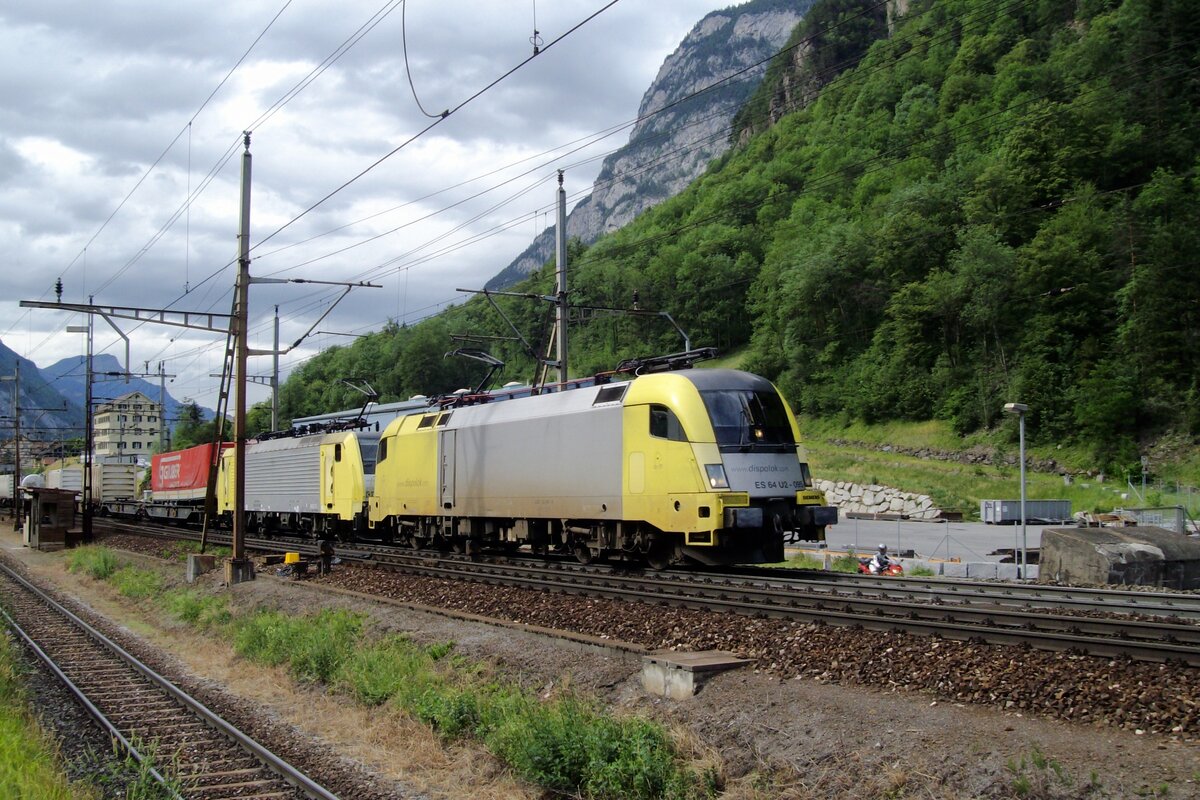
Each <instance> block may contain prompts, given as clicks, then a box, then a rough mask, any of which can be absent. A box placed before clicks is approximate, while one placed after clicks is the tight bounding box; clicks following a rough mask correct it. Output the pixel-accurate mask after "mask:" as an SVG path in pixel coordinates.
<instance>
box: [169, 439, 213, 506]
mask: <svg viewBox="0 0 1200 800" xmlns="http://www.w3.org/2000/svg"><path fill="white" fill-rule="evenodd" d="M214 446H215V445H213V444H211V443H209V444H199V445H196V446H195V447H189V448H187V449H186V450H176V451H174V452H171V453H159V454H157V455H155V456H154V457H153V458H152V459H151V462H150V490H151V492H152V493H153V497H154V502H156V503H157V502H162V501H168V502H171V501H174V502H181V501H188V500H203V499H204V492H205V490H206V489H207V488H208V468H209V465H210V464H212V460H213V447H214ZM232 446H233V444H232V443H230V442H225V443H224V444H222V445H221V448H222V449H225V448H227V447H232Z"/></svg>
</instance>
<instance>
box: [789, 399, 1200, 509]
mask: <svg viewBox="0 0 1200 800" xmlns="http://www.w3.org/2000/svg"><path fill="white" fill-rule="evenodd" d="M800 430H801V432H802V433H803V434H804V440H805V446H806V449H807V451H808V460H809V464H810V465H811V466H812V468H813V473H814V474H815V475H816V476H818V477H822V478H828V479H831V480H841V481H852V482H855V483H860V484H872V483H878V484H883V485H886V486H892V487H894V488H897V489H900V490H902V491H906V492H913V493H917V494H927V495H929V496H930V497H932V498H933V500H934V503H935V504H937V505H938V506H939V507H941V508H943V509H947V510H953V511H961V512H963V514H964V516H965V517H966V518H968V519H978V517H979V501H980V500H987V499H997V498H1001V499H1007V498H1016V497H1019V496H1020V491H1021V489H1020V470H1019V468H1018V466H1017V465H1016V464H1015V463H1014V464H1012V465H1008V464H1003V465H1000V466H993V465H990V464H965V463H960V462H957V461H939V460H936V459H927V458H916V457H915V456H907V455H903V454H901V453H897V452H884V451H882V450H880V449H878V448H880V447H882V446H884V445H892V446H894V447H898V448H914V449H931V450H937V451H943V452H949V453H961V452H966V451H968V450H971V449H973V448H975V449H987V450H991V451H992V452H994V453H996V454H998V455H1003V456H1011V457H1015V456H1016V455H1017V444H1016V443H1015V442H1014V441H1012V436H1011V431H1008V430H1006V429H1003V428H997V429H994V430H991V431H983V432H979V433H976V434H972V435H970V436H965V437H960V436H957V435H956V434H955V433H954V432H953V431H952V430H951V429H950V427H949V425H947V424H946V423H945V422H942V421H937V420H934V421H927V422H889V423H881V424H874V425H867V424H865V423H862V422H850V423H845V422H843V421H840V420H837V419H832V418H813V417H805V418H803V419H802V420H801V422H800ZM835 442H852V443H855V444H849V445H847V444H835ZM1182 451H1183V452H1184V453H1185V455H1184V456H1182V457H1178V458H1176V460H1175V461H1173V462H1171V463H1170V464H1164V465H1163V466H1162V467H1161V472H1162V473H1163V474H1162V477H1163V478H1164V479H1166V480H1168V481H1179V482H1181V483H1183V484H1184V485H1193V486H1194V485H1197V484H1200V454H1196V453H1195V449H1194V448H1191V447H1188V448H1182ZM1028 454H1029V456H1030V457H1031V458H1038V459H1043V460H1048V459H1054V460H1055V461H1056V462H1058V463H1059V464H1061V465H1062V468H1063V469H1064V470H1067V471H1069V472H1072V473H1080V472H1084V471H1086V470H1087V469H1089V468H1092V467H1094V466H1095V465H1094V464H1093V463H1092V461H1091V460H1090V458H1089V457H1088V455H1087V453H1086V452H1085V451H1083V450H1081V449H1079V448H1077V447H1071V446H1063V447H1061V448H1060V447H1058V446H1053V447H1046V446H1042V447H1034V446H1031V447H1029V448H1028ZM1134 483H1135V485H1137V488H1138V491H1140V489H1141V487H1140V485H1139V476H1135V477H1134ZM1150 488H1151V490H1150V491H1149V492H1148V496H1147V497H1145V498H1142V499H1139V498H1138V495H1137V492H1135V491H1133V490H1131V489H1130V487H1129V486H1128V485H1127V484H1126V483H1125V476H1109V479H1108V481H1107V482H1105V483H1097V482H1096V481H1092V480H1088V479H1086V478H1080V479H1077V480H1075V481H1073V482H1072V483H1071V484H1070V485H1065V484H1064V483H1063V478H1062V476H1061V475H1060V474H1058V473H1046V472H1033V471H1029V472H1027V474H1026V491H1027V496H1028V497H1029V499H1031V500H1070V501H1071V508H1072V510H1073V511H1095V512H1105V511H1112V510H1113V509H1114V508H1120V507H1138V506H1143V505H1145V506H1159V505H1182V506H1185V507H1187V508H1188V509H1189V510H1190V511H1191V513H1192V514H1193V515H1196V514H1197V513H1200V496H1197V495H1189V494H1187V493H1180V494H1177V493H1175V492H1173V491H1165V490H1156V489H1155V488H1154V487H1150ZM1122 495H1125V496H1124V497H1123V496H1122Z"/></svg>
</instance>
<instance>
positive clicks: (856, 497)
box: [813, 480, 942, 519]
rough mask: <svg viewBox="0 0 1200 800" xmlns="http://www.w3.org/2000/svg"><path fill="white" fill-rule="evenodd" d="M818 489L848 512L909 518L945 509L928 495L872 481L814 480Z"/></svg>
mask: <svg viewBox="0 0 1200 800" xmlns="http://www.w3.org/2000/svg"><path fill="white" fill-rule="evenodd" d="M813 485H814V487H815V488H816V489H818V490H820V491H823V492H825V499H826V502H828V503H829V504H830V505H835V506H837V507H838V508H840V509H841V510H842V511H843V512H846V513H856V514H900V515H903V516H905V517H908V518H909V519H938V518H939V517H941V516H942V509H940V508H938V507H937V506H935V505H934V504H933V500H932V499H930V497H929V495H924V494H912V493H911V492H902V491H900V490H899V489H893V488H892V487H890V486H880V485H879V484H875V483H872V484H870V485H868V486H862V485H860V484H857V483H849V482H847V481H827V480H815V481H813Z"/></svg>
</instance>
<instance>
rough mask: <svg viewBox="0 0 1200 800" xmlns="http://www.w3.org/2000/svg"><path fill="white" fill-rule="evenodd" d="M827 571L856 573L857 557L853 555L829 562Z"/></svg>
mask: <svg viewBox="0 0 1200 800" xmlns="http://www.w3.org/2000/svg"><path fill="white" fill-rule="evenodd" d="M829 569H830V571H832V572H858V556H856V555H854V554H853V553H849V554H847V555H844V556H838V557H837V558H834V559H832V560H831V561H830V562H829Z"/></svg>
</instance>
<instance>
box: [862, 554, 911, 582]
mask: <svg viewBox="0 0 1200 800" xmlns="http://www.w3.org/2000/svg"><path fill="white" fill-rule="evenodd" d="M858 573H859V574H860V575H886V576H891V577H899V576H900V575H903V574H904V567H903V566H901V565H900V562H899V561H889V562H888V563H887V566H885V567H884V568H883V569H881V570H874V569H872V568H871V559H869V558H860V559H859V560H858Z"/></svg>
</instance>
